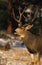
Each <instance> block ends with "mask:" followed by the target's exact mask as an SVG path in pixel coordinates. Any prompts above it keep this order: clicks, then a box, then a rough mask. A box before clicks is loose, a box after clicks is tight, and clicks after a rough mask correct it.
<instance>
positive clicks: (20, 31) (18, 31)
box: [15, 25, 33, 38]
mask: <svg viewBox="0 0 42 65" xmlns="http://www.w3.org/2000/svg"><path fill="white" fill-rule="evenodd" d="M31 27H33V25H28V26H25V27H21V28H17V29H16V30H15V31H16V34H18V35H20V37H22V38H24V37H25V34H26V32H27V30H29V29H30V28H31Z"/></svg>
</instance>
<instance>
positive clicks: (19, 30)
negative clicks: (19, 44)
mask: <svg viewBox="0 0 42 65" xmlns="http://www.w3.org/2000/svg"><path fill="white" fill-rule="evenodd" d="M15 31H16V32H19V33H22V32H23V29H21V28H17V29H16V30H15Z"/></svg>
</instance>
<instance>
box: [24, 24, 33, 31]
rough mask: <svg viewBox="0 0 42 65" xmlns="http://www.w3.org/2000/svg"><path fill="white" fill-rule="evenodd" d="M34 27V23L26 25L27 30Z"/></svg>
mask: <svg viewBox="0 0 42 65" xmlns="http://www.w3.org/2000/svg"><path fill="white" fill-rule="evenodd" d="M32 27H33V25H28V26H26V27H25V30H29V29H31V28H32Z"/></svg>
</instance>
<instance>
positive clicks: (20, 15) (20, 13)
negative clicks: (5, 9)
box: [13, 6, 24, 26]
mask: <svg viewBox="0 0 42 65" xmlns="http://www.w3.org/2000/svg"><path fill="white" fill-rule="evenodd" d="M18 10H19V19H17V18H16V17H15V13H14V10H13V17H14V19H15V21H17V22H18V24H19V26H21V25H22V23H21V19H22V15H23V13H24V10H23V11H22V12H21V7H20V6H19V8H18Z"/></svg>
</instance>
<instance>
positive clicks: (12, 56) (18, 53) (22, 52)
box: [0, 47, 30, 65]
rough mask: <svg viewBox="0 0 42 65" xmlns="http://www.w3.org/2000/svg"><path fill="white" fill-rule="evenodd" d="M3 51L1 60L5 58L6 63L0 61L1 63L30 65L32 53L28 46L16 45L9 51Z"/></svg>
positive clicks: (3, 64)
mask: <svg viewBox="0 0 42 65" xmlns="http://www.w3.org/2000/svg"><path fill="white" fill-rule="evenodd" d="M1 52H2V55H1V56H0V61H1V60H2V59H3V62H4V63H1V62H0V65H1V64H2V65H30V54H29V52H28V51H27V49H26V48H17V47H16V48H14V49H10V50H9V51H1V50H0V54H1ZM4 60H5V61H4ZM5 63H6V64H5Z"/></svg>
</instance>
